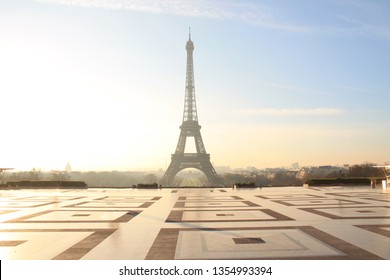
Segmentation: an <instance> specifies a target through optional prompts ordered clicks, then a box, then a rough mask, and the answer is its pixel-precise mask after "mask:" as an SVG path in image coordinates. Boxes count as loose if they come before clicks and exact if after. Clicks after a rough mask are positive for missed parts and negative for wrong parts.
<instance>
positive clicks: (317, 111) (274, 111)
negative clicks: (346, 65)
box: [236, 108, 346, 116]
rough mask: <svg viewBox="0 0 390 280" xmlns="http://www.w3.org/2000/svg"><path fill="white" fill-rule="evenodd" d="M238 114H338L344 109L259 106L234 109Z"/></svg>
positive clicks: (342, 112) (343, 111)
mask: <svg viewBox="0 0 390 280" xmlns="http://www.w3.org/2000/svg"><path fill="white" fill-rule="evenodd" d="M236 112H237V113H240V114H248V115H261V116H339V115H342V114H345V113H346V111H345V110H343V109H338V108H313V109H291V108H282V109H275V108H260V109H247V110H238V111H236Z"/></svg>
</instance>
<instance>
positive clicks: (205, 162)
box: [161, 33, 221, 186]
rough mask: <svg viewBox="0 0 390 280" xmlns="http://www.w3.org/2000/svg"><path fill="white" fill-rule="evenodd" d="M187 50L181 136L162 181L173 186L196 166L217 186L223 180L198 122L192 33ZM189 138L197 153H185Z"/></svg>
mask: <svg viewBox="0 0 390 280" xmlns="http://www.w3.org/2000/svg"><path fill="white" fill-rule="evenodd" d="M186 50H187V68H186V89H185V99H184V113H183V121H182V125H181V126H180V136H179V141H178V143H177V146H176V151H175V153H174V154H172V156H171V163H170V165H169V166H168V168H167V170H166V172H165V174H164V176H163V178H162V180H161V183H162V184H163V185H166V186H171V185H172V182H173V179H174V178H175V176H176V174H177V173H179V172H180V171H181V170H183V169H186V168H195V169H198V170H200V171H202V172H203V173H204V174H205V175H206V177H207V179H208V180H209V182H210V184H211V185H214V186H216V185H218V184H221V180H220V178H219V177H218V175H217V172H216V171H215V169H214V167H213V165H212V164H211V161H210V154H208V153H206V148H205V146H204V144H203V140H202V135H201V134H200V129H201V126H200V125H199V123H198V113H197V109H196V99H195V82H194V64H193V51H194V43H193V42H192V41H191V33H190V34H189V38H188V41H187V44H186ZM188 138H193V139H194V141H195V147H196V153H185V147H186V143H187V139H188Z"/></svg>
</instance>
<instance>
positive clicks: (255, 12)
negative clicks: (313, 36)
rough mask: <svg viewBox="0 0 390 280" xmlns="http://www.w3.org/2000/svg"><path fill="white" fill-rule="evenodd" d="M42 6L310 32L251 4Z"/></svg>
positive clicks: (77, 0) (89, 0)
mask: <svg viewBox="0 0 390 280" xmlns="http://www.w3.org/2000/svg"><path fill="white" fill-rule="evenodd" d="M36 1H38V2H42V3H54V4H61V5H71V6H82V7H93V8H103V9H115V10H129V11H134V12H144V13H152V14H169V15H177V16H188V17H200V18H210V19H219V20H236V21H241V22H246V23H248V24H252V25H256V26H260V27H263V28H268V29H276V30H284V31H290V32H310V28H309V27H307V26H302V25H296V24H291V23H283V22H278V21H275V20H274V19H273V17H272V13H271V12H270V11H269V10H268V9H267V8H265V7H263V6H260V5H258V4H253V3H245V2H235V1H206V0H197V1H195V0H159V1H155V0H36Z"/></svg>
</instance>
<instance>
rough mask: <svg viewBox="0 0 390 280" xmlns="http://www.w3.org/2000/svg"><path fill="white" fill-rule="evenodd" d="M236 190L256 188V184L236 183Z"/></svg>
mask: <svg viewBox="0 0 390 280" xmlns="http://www.w3.org/2000/svg"><path fill="white" fill-rule="evenodd" d="M234 185H235V186H236V188H256V184H255V183H254V182H248V183H235V184H234Z"/></svg>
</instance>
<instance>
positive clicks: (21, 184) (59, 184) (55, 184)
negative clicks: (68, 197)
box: [5, 181, 87, 188]
mask: <svg viewBox="0 0 390 280" xmlns="http://www.w3.org/2000/svg"><path fill="white" fill-rule="evenodd" d="M5 185H6V186H7V187H8V188H86V187H87V184H86V183H85V182H83V181H8V182H7V183H5Z"/></svg>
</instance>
